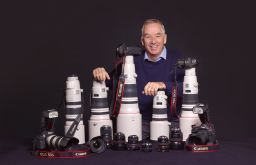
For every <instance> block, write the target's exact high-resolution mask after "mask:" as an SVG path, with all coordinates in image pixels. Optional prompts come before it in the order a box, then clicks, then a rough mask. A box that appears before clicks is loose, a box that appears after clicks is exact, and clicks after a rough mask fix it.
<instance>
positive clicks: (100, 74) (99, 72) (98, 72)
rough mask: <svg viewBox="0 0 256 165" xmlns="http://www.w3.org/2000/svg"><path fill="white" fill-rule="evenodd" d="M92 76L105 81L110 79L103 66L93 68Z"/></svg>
mask: <svg viewBox="0 0 256 165" xmlns="http://www.w3.org/2000/svg"><path fill="white" fill-rule="evenodd" d="M92 74H93V78H94V79H96V80H98V81H105V80H106V79H108V80H109V79H110V77H109V75H108V72H106V70H105V68H100V67H99V68H95V69H93V71H92Z"/></svg>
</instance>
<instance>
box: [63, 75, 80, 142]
mask: <svg viewBox="0 0 256 165" xmlns="http://www.w3.org/2000/svg"><path fill="white" fill-rule="evenodd" d="M82 92H83V90H82V89H81V88H80V82H79V80H78V77H77V76H74V75H72V76H70V77H68V78H67V81H66V122H65V134H67V132H68V131H69V128H70V127H71V125H72V124H73V122H75V120H76V119H77V117H79V116H78V115H80V117H81V118H80V122H79V124H78V126H77V128H76V130H75V133H74V135H73V136H74V137H75V138H77V139H78V140H79V144H84V143H85V130H84V123H83V114H82V113H83V110H82V108H83V107H82V97H81V94H82ZM71 131H72V130H71Z"/></svg>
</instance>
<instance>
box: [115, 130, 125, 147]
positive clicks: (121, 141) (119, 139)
mask: <svg viewBox="0 0 256 165" xmlns="http://www.w3.org/2000/svg"><path fill="white" fill-rule="evenodd" d="M112 149H113V150H126V144H125V135H124V134H123V133H122V132H117V133H115V134H114V139H113V142H112Z"/></svg>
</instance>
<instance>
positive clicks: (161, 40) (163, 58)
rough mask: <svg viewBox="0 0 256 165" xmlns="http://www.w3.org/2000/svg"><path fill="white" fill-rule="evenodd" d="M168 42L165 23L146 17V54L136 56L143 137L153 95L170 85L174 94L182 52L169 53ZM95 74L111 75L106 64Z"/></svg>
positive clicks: (100, 77)
mask: <svg viewBox="0 0 256 165" xmlns="http://www.w3.org/2000/svg"><path fill="white" fill-rule="evenodd" d="M166 42H167V34H166V33H165V28H164V25H163V23H162V22H161V21H160V20H157V19H148V20H146V21H145V22H144V24H143V26H142V29H141V44H142V46H143V47H144V48H145V52H144V54H143V55H142V56H135V57H134V63H135V69H136V73H137V75H138V77H137V89H138V91H137V93H138V98H139V108H140V112H141V114H142V120H143V125H142V134H143V138H145V137H146V136H148V135H149V122H150V120H151V117H152V104H153V96H154V95H156V93H157V90H158V89H166V92H167V94H170V92H171V87H172V81H173V80H174V69H173V68H174V65H175V63H176V60H177V59H178V58H179V56H178V55H177V53H175V51H173V50H171V51H168V53H167V50H166V48H165V44H166ZM93 77H94V78H95V79H97V80H106V79H108V80H109V79H110V76H109V74H108V73H107V72H106V70H105V69H104V68H96V69H94V70H93ZM181 78H183V77H182V74H181V75H180V74H179V75H178V81H180V82H182V79H181Z"/></svg>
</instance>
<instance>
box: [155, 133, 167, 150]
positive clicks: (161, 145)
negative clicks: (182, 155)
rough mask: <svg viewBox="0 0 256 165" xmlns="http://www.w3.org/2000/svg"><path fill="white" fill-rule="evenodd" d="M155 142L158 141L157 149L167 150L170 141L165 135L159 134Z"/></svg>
mask: <svg viewBox="0 0 256 165" xmlns="http://www.w3.org/2000/svg"><path fill="white" fill-rule="evenodd" d="M157 143H158V149H157V151H159V152H169V150H170V146H169V145H170V143H169V139H168V137H167V136H159V138H158V139H157Z"/></svg>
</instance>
